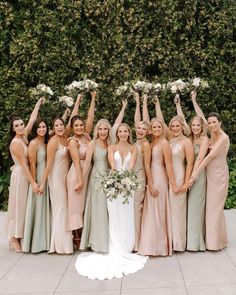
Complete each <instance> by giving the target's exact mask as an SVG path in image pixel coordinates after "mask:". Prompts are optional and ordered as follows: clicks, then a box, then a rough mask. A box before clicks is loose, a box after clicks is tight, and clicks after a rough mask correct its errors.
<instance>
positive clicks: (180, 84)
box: [166, 79, 189, 93]
mask: <svg viewBox="0 0 236 295" xmlns="http://www.w3.org/2000/svg"><path fill="white" fill-rule="evenodd" d="M166 86H167V89H170V91H171V92H172V93H179V92H184V91H186V90H188V87H189V83H187V82H184V81H182V80H181V79H178V80H176V81H174V82H168V83H167V85H166Z"/></svg>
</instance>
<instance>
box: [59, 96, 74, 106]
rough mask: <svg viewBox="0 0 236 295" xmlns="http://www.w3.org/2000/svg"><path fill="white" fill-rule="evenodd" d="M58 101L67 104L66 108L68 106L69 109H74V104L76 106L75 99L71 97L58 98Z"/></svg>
mask: <svg viewBox="0 0 236 295" xmlns="http://www.w3.org/2000/svg"><path fill="white" fill-rule="evenodd" d="M58 100H59V101H60V102H63V103H64V104H66V106H67V107H68V108H70V107H72V106H73V104H74V100H73V98H72V97H70V96H67V95H64V96H60V97H59V98H58Z"/></svg>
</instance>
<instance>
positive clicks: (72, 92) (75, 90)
mask: <svg viewBox="0 0 236 295" xmlns="http://www.w3.org/2000/svg"><path fill="white" fill-rule="evenodd" d="M97 88H98V84H97V83H96V82H94V81H92V80H89V79H86V80H82V81H73V82H72V83H71V84H70V85H67V86H65V90H66V92H67V94H68V95H69V96H71V97H74V98H76V97H77V96H78V94H80V93H85V92H90V91H94V90H96V89H97Z"/></svg>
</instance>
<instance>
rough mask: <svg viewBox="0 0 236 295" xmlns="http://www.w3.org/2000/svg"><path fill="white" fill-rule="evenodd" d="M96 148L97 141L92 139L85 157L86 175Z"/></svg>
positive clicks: (84, 170) (84, 168)
mask: <svg viewBox="0 0 236 295" xmlns="http://www.w3.org/2000/svg"><path fill="white" fill-rule="evenodd" d="M94 149H95V141H94V140H92V141H90V142H89V144H88V148H87V151H86V158H85V162H84V167H83V175H84V177H86V176H87V174H88V172H89V168H90V166H91V162H92V157H93V153H94Z"/></svg>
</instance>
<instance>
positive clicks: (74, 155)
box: [68, 138, 84, 192]
mask: <svg viewBox="0 0 236 295" xmlns="http://www.w3.org/2000/svg"><path fill="white" fill-rule="evenodd" d="M68 148H69V152H70V156H71V159H72V161H73V163H74V165H75V171H76V177H77V181H76V185H75V187H74V190H75V191H76V192H79V191H81V189H82V188H83V185H84V179H83V174H82V169H81V165H80V158H79V154H78V142H77V141H76V140H75V139H73V138H71V139H70V140H69V143H68Z"/></svg>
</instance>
